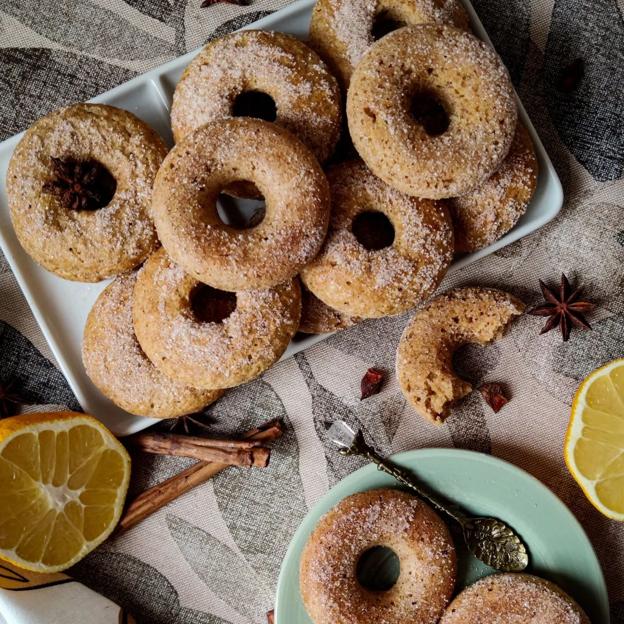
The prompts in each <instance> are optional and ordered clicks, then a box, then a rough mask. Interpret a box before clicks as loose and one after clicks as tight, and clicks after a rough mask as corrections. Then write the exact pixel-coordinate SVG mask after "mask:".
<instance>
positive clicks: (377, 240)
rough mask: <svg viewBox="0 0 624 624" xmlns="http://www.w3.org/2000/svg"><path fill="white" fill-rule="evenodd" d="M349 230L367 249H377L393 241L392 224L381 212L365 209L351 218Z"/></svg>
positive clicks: (388, 245)
mask: <svg viewBox="0 0 624 624" xmlns="http://www.w3.org/2000/svg"><path fill="white" fill-rule="evenodd" d="M351 231H352V232H353V235H354V236H355V238H356V239H357V241H358V243H360V245H362V247H364V248H365V249H367V250H368V251H379V250H380V249H385V248H386V247H390V245H392V243H393V242H394V226H393V225H392V222H391V221H390V219H388V217H387V216H386V215H385V214H384V213H383V212H378V211H376V210H365V211H364V212H360V213H359V214H358V215H356V217H355V218H354V219H353V222H352V224H351Z"/></svg>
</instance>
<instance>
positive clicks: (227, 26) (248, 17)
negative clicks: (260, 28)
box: [206, 11, 273, 41]
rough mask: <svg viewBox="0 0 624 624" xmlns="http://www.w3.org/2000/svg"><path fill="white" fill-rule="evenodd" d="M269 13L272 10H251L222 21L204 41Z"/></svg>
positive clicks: (216, 37) (237, 28)
mask: <svg viewBox="0 0 624 624" xmlns="http://www.w3.org/2000/svg"><path fill="white" fill-rule="evenodd" d="M271 13H273V11H252V12H251V13H245V14H243V15H237V16H236V17H234V18H232V19H230V20H228V21H227V22H223V24H221V26H219V27H217V28H215V30H214V32H213V33H212V34H211V35H210V36H209V37H208V38H207V39H206V41H212V40H213V39H218V38H219V37H223V35H227V34H228V33H231V32H233V31H235V30H239V29H240V28H243V27H244V26H247V24H252V23H253V22H257V21H258V20H259V19H262V18H263V17H266V16H267V15H271Z"/></svg>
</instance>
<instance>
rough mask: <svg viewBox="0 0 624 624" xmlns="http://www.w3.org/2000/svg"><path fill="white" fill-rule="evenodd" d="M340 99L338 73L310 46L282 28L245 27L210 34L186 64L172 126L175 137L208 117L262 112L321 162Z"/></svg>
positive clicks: (336, 130)
mask: <svg viewBox="0 0 624 624" xmlns="http://www.w3.org/2000/svg"><path fill="white" fill-rule="evenodd" d="M270 98H272V100H273V102H271V101H270ZM265 100H268V101H266V103H265ZM340 104H341V98H340V90H339V87H338V83H337V82H336V79H335V78H334V77H333V76H332V75H331V74H330V73H329V71H328V70H327V67H326V66H325V63H324V62H323V61H322V60H321V59H320V58H319V57H318V56H317V55H316V53H315V52H314V51H312V50H311V49H310V48H308V46H306V45H305V44H304V43H302V42H301V41H299V40H298V39H295V38H294V37H292V36H290V35H285V34H283V33H279V32H264V31H259V30H244V31H240V32H235V33H231V34H229V35H226V36H224V37H220V38H219V39H215V40H214V41H211V42H210V43H208V44H207V45H206V46H205V47H204V49H203V50H202V51H201V52H200V53H199V54H198V55H197V56H196V57H195V58H194V59H193V61H192V62H191V64H190V65H189V66H188V67H187V68H186V70H185V71H184V73H183V74H182V78H181V79H180V82H179V83H178V85H177V87H176V90H175V92H174V95H173V105H172V108H171V126H172V129H173V136H174V137H175V140H176V142H177V141H180V140H182V139H183V138H184V137H185V136H187V135H188V134H189V133H191V132H192V131H193V130H195V129H197V128H199V127H200V126H203V125H204V124H205V123H207V122H209V121H218V120H222V119H228V118H230V117H237V116H241V115H245V116H250V117H260V118H262V119H266V121H275V123H277V124H279V125H280V126H283V127H284V128H287V129H288V130H290V131H291V132H292V133H293V134H295V135H296V136H297V137H298V138H299V139H301V140H302V141H303V142H304V143H305V144H306V145H307V146H308V147H309V148H310V149H311V150H312V152H313V153H314V155H315V156H316V157H317V158H318V159H319V160H320V161H321V162H322V161H324V160H326V159H327V158H328V157H329V156H330V155H331V153H332V152H333V150H334V147H335V145H336V142H337V141H338V137H339V135H340V119H341V106H340ZM267 107H268V109H267ZM272 107H274V108H272Z"/></svg>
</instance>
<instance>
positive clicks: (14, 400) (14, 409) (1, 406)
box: [0, 381, 24, 418]
mask: <svg viewBox="0 0 624 624" xmlns="http://www.w3.org/2000/svg"><path fill="white" fill-rule="evenodd" d="M23 403H24V399H22V397H21V396H20V395H19V394H18V393H17V391H16V389H15V383H14V382H11V381H9V382H0V418H6V417H7V416H15V415H16V414H17V413H18V412H19V408H20V405H22V404H23Z"/></svg>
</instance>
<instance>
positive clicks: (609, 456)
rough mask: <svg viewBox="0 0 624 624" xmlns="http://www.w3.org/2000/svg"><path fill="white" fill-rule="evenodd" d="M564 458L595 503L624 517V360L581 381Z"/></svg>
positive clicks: (612, 515)
mask: <svg viewBox="0 0 624 624" xmlns="http://www.w3.org/2000/svg"><path fill="white" fill-rule="evenodd" d="M564 456H565V461H566V464H567V465H568V469H569V470H570V472H571V473H572V476H573V477H574V478H575V479H576V481H577V482H578V484H579V485H580V486H581V488H582V490H583V492H584V493H585V496H587V498H588V499H589V500H590V502H591V503H592V505H594V507H596V509H598V511H600V512H602V513H603V514H604V515H605V516H608V517H609V518H613V519H615V520H624V359H619V360H614V361H613V362H609V363H608V364H606V365H605V366H603V367H601V368H598V369H596V370H595V371H594V372H593V373H591V374H590V375H589V376H588V377H587V378H586V379H585V380H584V381H583V383H582V384H581V385H580V387H579V389H578V390H577V392H576V395H575V396H574V401H573V403H572V415H571V417H570V424H569V426H568V431H567V434H566V439H565V447H564Z"/></svg>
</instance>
